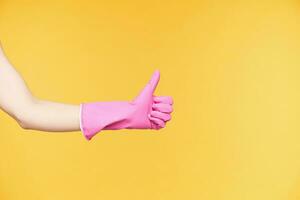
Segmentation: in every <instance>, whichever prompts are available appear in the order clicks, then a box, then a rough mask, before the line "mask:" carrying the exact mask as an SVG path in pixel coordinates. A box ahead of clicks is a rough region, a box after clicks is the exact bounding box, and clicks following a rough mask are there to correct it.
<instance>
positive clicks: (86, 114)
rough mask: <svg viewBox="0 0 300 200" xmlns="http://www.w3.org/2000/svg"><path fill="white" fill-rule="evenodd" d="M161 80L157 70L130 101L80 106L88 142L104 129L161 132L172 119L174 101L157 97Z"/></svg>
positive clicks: (81, 122) (82, 125) (82, 128)
mask: <svg viewBox="0 0 300 200" xmlns="http://www.w3.org/2000/svg"><path fill="white" fill-rule="evenodd" d="M159 79H160V73H159V71H155V72H154V74H153V76H152V78H151V80H150V81H149V83H148V84H147V85H146V87H145V88H144V89H143V90H142V91H141V93H140V94H139V95H138V96H137V97H136V98H135V99H134V100H133V101H130V102H126V101H113V102H95V103H83V104H81V106H80V108H81V109H80V110H81V112H80V116H81V119H80V128H81V131H82V133H83V134H84V136H85V137H86V139H87V140H90V139H91V138H92V137H93V136H95V135H96V134H97V133H98V132H100V131H101V130H117V129H156V130H158V129H161V128H164V127H165V124H166V122H167V121H169V120H170V119H171V115H170V113H171V112H172V111H173V108H172V104H173V100H172V98H171V97H168V96H157V97H156V96H154V95H153V93H154V91H155V89H156V86H157V84H158V82H159Z"/></svg>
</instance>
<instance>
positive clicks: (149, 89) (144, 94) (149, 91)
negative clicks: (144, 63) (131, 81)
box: [134, 70, 160, 103]
mask: <svg viewBox="0 0 300 200" xmlns="http://www.w3.org/2000/svg"><path fill="white" fill-rule="evenodd" d="M159 78H160V72H159V71H158V70H156V71H155V72H154V73H153V75H152V78H151V79H150V81H149V82H148V84H147V85H146V87H145V88H144V89H143V90H142V91H141V92H140V94H139V95H138V96H137V97H136V98H135V99H134V102H135V103H138V102H140V101H141V102H143V101H144V100H145V99H148V98H150V97H152V95H153V93H154V91H155V89H156V87H157V84H158V82H159Z"/></svg>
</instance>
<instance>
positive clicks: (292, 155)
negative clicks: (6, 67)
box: [0, 0, 300, 200]
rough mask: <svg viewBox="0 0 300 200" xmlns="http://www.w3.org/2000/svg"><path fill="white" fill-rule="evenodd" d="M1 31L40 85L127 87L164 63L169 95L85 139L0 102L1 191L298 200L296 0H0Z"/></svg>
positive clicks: (112, 93) (62, 198)
mask: <svg viewBox="0 0 300 200" xmlns="http://www.w3.org/2000/svg"><path fill="white" fill-rule="evenodd" d="M0 38H1V41H2V43H3V45H4V47H5V49H6V52H7V54H8V55H9V57H10V59H11V61H12V63H13V64H14V65H15V66H16V67H17V69H18V70H19V71H20V72H21V74H22V75H23V77H24V78H25V80H26V81H27V83H28V85H29V86H30V88H31V90H32V91H33V93H34V94H36V95H37V96H38V97H41V98H45V99H49V100H54V101H60V102H65V103H76V104H78V103H80V102H89V101H101V100H102V101H107V100H128V99H132V98H133V97H135V95H136V94H137V93H138V92H139V91H140V89H142V87H143V86H144V84H145V83H146V82H147V81H148V79H149V78H150V76H151V74H152V72H153V71H154V69H160V70H161V74H162V76H161V82H160V85H159V87H158V89H157V92H156V94H158V95H171V96H173V97H174V100H175V105H174V107H175V112H174V114H173V120H172V121H171V122H170V123H169V124H168V126H167V128H166V129H163V130H161V131H159V132H155V131H153V132H152V131H129V130H122V131H106V132H103V133H101V134H99V135H97V137H95V138H94V139H93V140H92V141H91V142H87V141H86V140H85V139H84V138H83V137H82V135H81V133H80V132H75V133H67V134H60V133H52V134H51V133H42V132H37V131H24V130H22V129H21V128H19V127H18V125H17V124H16V123H15V122H14V121H13V120H12V119H11V118H9V117H8V116H7V115H5V114H4V113H3V112H1V114H0V119H1V120H0V131H1V134H0V156H1V159H0V199H3V200H24V199H30V200H35V199H38V200H54V199H55V200H66V199H72V200H81V199H106V200H115V199H126V200H127V199H128V200H140V199H143V200H177V199H178V200H183V199H187V200H200V199H203V200H254V199H255V200H260V199H261V200H269V199H270V200H296V199H300V2H299V1H288V0H281V1H276V0H275V1H274V0H273V1H266V0H261V1H221V0H219V1H197V0H195V1H190V0H185V1H183V0H182V1H181V0H180V1H171V0H166V1H158V0H153V1H138V0H128V1H120V0H119V1H118V0H111V1H108V0H107V1H96V0H95V1H79V0H76V1H75V0H73V1H71V0H52V1H38V0H36V1H33V0H32V1H17V0H0ZM58 114H59V113H58Z"/></svg>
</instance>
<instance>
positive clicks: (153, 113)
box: [150, 111, 171, 122]
mask: <svg viewBox="0 0 300 200" xmlns="http://www.w3.org/2000/svg"><path fill="white" fill-rule="evenodd" d="M150 115H151V116H152V117H155V118H159V119H161V120H163V121H165V122H167V121H170V120H171V115H170V114H167V113H162V112H159V111H151V113H150Z"/></svg>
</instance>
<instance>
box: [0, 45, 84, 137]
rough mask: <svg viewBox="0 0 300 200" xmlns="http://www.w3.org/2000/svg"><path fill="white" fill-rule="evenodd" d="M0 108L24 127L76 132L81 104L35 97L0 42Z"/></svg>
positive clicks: (78, 125) (78, 128)
mask: <svg viewBox="0 0 300 200" xmlns="http://www.w3.org/2000/svg"><path fill="white" fill-rule="evenodd" d="M0 108H1V109H2V110H3V111H4V112H6V113H8V114H9V115H10V116H11V117H13V118H14V119H15V120H16V121H17V122H18V123H19V125H20V126H21V127H22V128H24V129H32V130H40V131H49V132H68V131H79V130H80V122H79V120H80V119H79V118H80V117H79V112H80V105H71V104H63V103H56V102H50V101H47V100H42V99H39V98H37V97H35V96H34V95H33V94H32V93H31V91H30V90H29V88H28V87H27V85H26V83H25V81H24V80H23V78H22V77H21V75H20V74H19V73H18V72H17V70H16V69H15V68H14V67H13V65H12V64H11V63H10V61H9V60H8V58H7V56H6V55H5V53H4V51H3V48H2V46H1V44H0Z"/></svg>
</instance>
